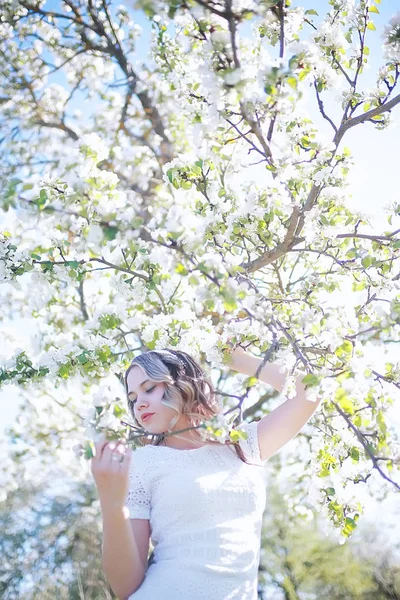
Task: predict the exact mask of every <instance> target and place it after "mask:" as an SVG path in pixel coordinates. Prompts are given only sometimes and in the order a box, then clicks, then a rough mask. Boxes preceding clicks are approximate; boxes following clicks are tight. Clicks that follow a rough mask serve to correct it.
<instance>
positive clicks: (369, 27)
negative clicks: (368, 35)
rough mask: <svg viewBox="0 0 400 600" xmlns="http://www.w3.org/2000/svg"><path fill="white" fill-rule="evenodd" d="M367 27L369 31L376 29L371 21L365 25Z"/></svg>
mask: <svg viewBox="0 0 400 600" xmlns="http://www.w3.org/2000/svg"><path fill="white" fill-rule="evenodd" d="M367 29H370V30H371V31H376V27H375V25H374V24H373V22H372V21H369V23H368V25H367Z"/></svg>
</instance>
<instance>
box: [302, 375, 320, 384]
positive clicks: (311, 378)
mask: <svg viewBox="0 0 400 600" xmlns="http://www.w3.org/2000/svg"><path fill="white" fill-rule="evenodd" d="M301 381H302V383H305V385H318V383H319V377H318V376H317V375H314V374H313V373H308V375H306V376H305V377H303V379H302V380H301Z"/></svg>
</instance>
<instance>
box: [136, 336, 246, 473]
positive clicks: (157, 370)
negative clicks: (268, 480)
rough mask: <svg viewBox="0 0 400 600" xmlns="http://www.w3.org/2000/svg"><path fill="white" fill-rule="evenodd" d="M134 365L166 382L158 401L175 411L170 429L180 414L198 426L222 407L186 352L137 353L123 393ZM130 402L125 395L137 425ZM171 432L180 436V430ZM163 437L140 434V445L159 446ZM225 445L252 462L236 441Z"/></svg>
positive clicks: (203, 374) (151, 377)
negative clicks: (160, 398) (178, 432)
mask: <svg viewBox="0 0 400 600" xmlns="http://www.w3.org/2000/svg"><path fill="white" fill-rule="evenodd" d="M137 365H138V366H140V367H141V368H142V369H143V371H144V372H145V373H146V375H147V377H148V378H149V379H151V380H152V381H155V382H157V383H161V382H163V383H165V384H166V388H165V392H164V395H163V398H162V400H161V402H162V404H164V405H165V406H168V408H172V409H173V410H174V411H175V412H176V416H174V417H173V418H172V419H171V422H170V425H169V431H171V430H172V428H173V426H174V425H175V424H176V423H177V422H178V420H179V418H180V416H181V415H184V416H185V417H186V418H187V419H188V421H189V427H198V426H199V425H201V423H202V422H203V421H204V420H207V419H210V418H212V417H213V416H215V415H217V414H219V413H220V412H221V411H222V408H221V406H220V405H219V403H218V401H217V399H216V395H215V390H214V386H213V384H212V382H211V380H210V378H209V377H208V376H207V375H206V373H205V372H204V370H203V369H202V368H201V367H200V365H199V364H198V363H197V362H196V361H195V360H194V359H193V358H192V357H191V356H190V355H189V354H187V353H186V352H183V351H182V350H172V349H169V348H165V349H163V350H157V351H155V350H149V351H148V352H144V353H143V354H139V355H138V356H136V357H135V358H134V359H133V360H132V362H131V364H130V365H129V367H128V369H127V370H126V372H125V375H124V383H125V390H126V393H128V383H127V378H128V374H129V372H130V370H131V369H132V368H133V367H134V366H137ZM133 406H134V404H133V402H132V400H129V398H128V409H129V412H130V413H131V416H132V418H133V420H134V422H135V424H138V425H139V423H138V421H137V420H136V417H135V412H134V409H133ZM193 432H194V433H195V432H196V430H193ZM174 435H176V436H177V437H180V436H179V434H174ZM195 435H196V433H195ZM165 437H166V435H165V433H161V434H152V435H151V437H150V439H149V435H148V434H147V435H144V436H143V437H141V438H139V442H140V443H141V444H142V445H153V446H160V445H161V444H164V442H165ZM199 440H200V435H199ZM207 441H208V443H211V444H220V443H221V442H218V441H215V440H207ZM225 445H227V446H233V447H234V449H235V451H236V454H237V455H238V457H239V458H240V460H242V461H243V462H245V463H246V464H253V463H250V462H248V461H247V460H246V458H245V456H244V453H243V450H242V448H241V447H240V445H239V442H233V441H232V440H228V441H226V442H225Z"/></svg>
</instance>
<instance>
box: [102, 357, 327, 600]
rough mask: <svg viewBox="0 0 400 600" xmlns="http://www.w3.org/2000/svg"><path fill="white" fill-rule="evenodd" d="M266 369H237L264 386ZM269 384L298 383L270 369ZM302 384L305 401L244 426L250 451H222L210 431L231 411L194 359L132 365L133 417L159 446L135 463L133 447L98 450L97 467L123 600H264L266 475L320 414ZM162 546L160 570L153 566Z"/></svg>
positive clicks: (110, 575)
mask: <svg viewBox="0 0 400 600" xmlns="http://www.w3.org/2000/svg"><path fill="white" fill-rule="evenodd" d="M261 363H262V359H259V358H255V357H253V356H251V355H250V354H248V353H246V352H244V351H243V350H242V349H241V348H240V347H237V348H236V349H235V350H234V351H233V353H232V356H231V363H230V366H231V368H232V369H234V370H236V371H239V372H241V373H244V374H246V375H249V376H254V375H255V374H256V372H257V370H258V368H259V366H260V364H261ZM258 377H259V379H260V380H261V381H264V382H265V383H268V384H270V385H272V387H274V388H275V389H276V390H278V391H282V389H283V386H284V382H285V377H286V376H285V374H284V373H281V372H280V367H279V366H278V365H275V364H266V365H264V366H263V367H262V369H261V370H260V372H259V375H258ZM301 379H302V377H299V379H298V381H297V382H296V395H295V397H294V398H292V399H289V400H287V401H286V402H284V403H283V404H282V405H281V406H279V407H278V408H276V409H275V410H274V411H272V412H271V413H270V414H268V415H266V416H264V417H263V418H262V419H260V420H259V421H253V422H251V423H245V422H243V423H241V424H240V427H239V429H241V430H243V431H245V432H246V433H247V439H246V440H245V439H240V440H239V441H238V442H236V443H233V442H232V441H230V440H228V441H227V442H226V443H220V442H216V441H212V440H207V439H205V438H204V430H201V429H199V427H198V426H199V425H200V424H201V423H202V422H203V421H204V420H207V419H210V418H211V417H213V416H215V415H217V414H219V413H220V412H221V407H220V406H219V404H218V402H217V400H216V398H215V393H214V389H213V385H212V383H211V381H210V380H209V378H208V377H207V376H206V374H205V373H204V371H203V370H202V369H201V367H200V366H199V365H198V363H197V362H196V361H195V360H194V359H193V358H192V357H191V356H189V355H188V354H187V353H185V352H182V351H178V350H172V349H165V350H161V351H149V352H146V353H144V354H140V355H139V356H137V357H136V358H135V359H134V360H133V361H132V363H131V365H130V366H129V368H128V370H127V372H126V373H125V384H126V391H127V396H128V406H129V410H130V412H131V413H132V416H133V418H134V419H135V421H136V422H137V423H138V424H139V425H141V426H142V427H144V428H145V429H146V431H147V432H148V435H147V436H146V437H145V438H143V440H142V443H143V445H142V446H141V447H139V448H137V449H136V450H135V453H134V458H133V459H132V451H131V450H130V449H128V450H127V451H126V452H124V442H123V441H119V442H118V443H117V444H115V443H109V442H104V441H103V442H98V443H97V444H96V456H95V458H93V459H92V473H93V475H94V478H95V480H96V484H97V487H98V489H99V495H100V503H101V509H102V515H103V569H104V572H105V574H106V577H107V580H108V581H109V583H110V586H111V588H112V589H113V591H114V593H115V594H116V595H117V597H118V598H120V599H123V600H128V599H129V600H155V599H158V598H164V599H165V600H187V599H190V600H233V599H235V600H256V598H257V575H258V566H259V560H260V537H261V524H262V514H263V511H264V508H265V502H266V492H265V485H264V480H263V477H262V470H263V469H262V467H263V465H264V464H265V461H266V460H267V458H269V457H270V456H271V455H272V454H274V453H275V452H276V451H277V450H278V449H279V448H281V447H282V446H283V445H284V444H285V443H286V442H288V441H289V440H290V439H292V438H293V437H294V436H295V435H296V434H297V433H298V432H299V431H300V429H301V428H302V427H303V426H304V424H305V423H306V422H307V421H308V420H309V418H310V417H311V416H312V414H313V413H314V411H315V409H316V407H317V405H318V403H313V402H309V401H307V400H306V397H305V386H304V385H303V384H302V383H301ZM200 431H203V433H202V434H200V433H199V432H200ZM175 432H180V433H175ZM150 539H151V540H152V544H153V546H154V560H153V561H152V563H151V564H150V565H148V552H149V542H150Z"/></svg>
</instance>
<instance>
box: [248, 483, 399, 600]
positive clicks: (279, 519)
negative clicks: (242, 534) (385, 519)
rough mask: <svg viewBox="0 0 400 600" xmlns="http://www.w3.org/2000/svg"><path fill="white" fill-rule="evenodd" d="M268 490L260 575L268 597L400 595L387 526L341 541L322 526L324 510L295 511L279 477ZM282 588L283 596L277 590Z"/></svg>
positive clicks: (334, 599)
mask: <svg viewBox="0 0 400 600" xmlns="http://www.w3.org/2000/svg"><path fill="white" fill-rule="evenodd" d="M267 490H268V493H267V496H268V500H267V509H266V511H265V516H264V524H263V540H262V550H261V562H260V581H262V582H263V585H264V588H265V597H266V598H268V597H271V598H274V599H276V600H278V598H282V599H284V600H303V599H305V598H309V599H311V598H329V600H350V599H351V600H358V599H360V600H383V599H385V598H396V597H397V596H396V593H397V592H396V590H398V589H399V587H398V584H399V579H398V577H399V567H400V562H399V556H398V553H397V556H396V552H395V549H394V548H388V549H386V550H385V551H382V548H383V546H382V537H384V535H387V532H378V531H377V530H376V528H375V527H374V525H373V524H370V525H369V526H367V527H366V528H364V531H363V533H362V535H361V536H360V535H359V534H358V535H356V536H354V538H353V539H352V540H351V541H350V542H349V543H348V544H345V545H338V544H337V543H336V540H335V539H332V536H329V537H327V536H326V535H324V534H323V533H322V532H321V528H320V523H319V521H320V519H318V518H317V517H318V515H316V514H314V515H312V514H311V515H310V514H308V515H307V513H306V512H303V515H302V516H300V517H299V515H297V516H295V515H294V514H293V513H291V512H290V510H289V507H288V505H287V502H285V498H284V495H283V494H282V493H281V492H280V491H279V486H276V485H275V484H274V481H273V478H271V479H270V480H269V484H268V487H267ZM308 512H310V511H308ZM306 515H307V516H306ZM310 517H311V518H310ZM381 582H383V584H382V583H381ZM277 590H280V592H281V596H277V595H276V591H277ZM274 594H275V595H274Z"/></svg>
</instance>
